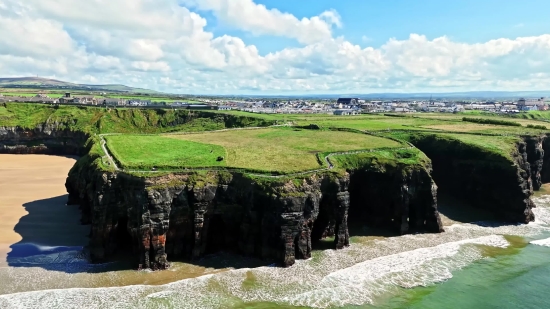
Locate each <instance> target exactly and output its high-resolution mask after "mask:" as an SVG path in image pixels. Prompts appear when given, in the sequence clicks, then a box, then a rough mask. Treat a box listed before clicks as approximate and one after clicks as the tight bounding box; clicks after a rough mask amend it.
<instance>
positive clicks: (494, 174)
mask: <svg viewBox="0 0 550 309" xmlns="http://www.w3.org/2000/svg"><path fill="white" fill-rule="evenodd" d="M542 141H543V137H540V138H539V137H529V138H524V139H522V140H520V141H518V143H517V144H516V150H515V151H514V152H513V153H512V154H511V157H510V158H509V157H506V156H503V155H501V154H498V153H495V152H491V151H486V150H484V149H482V148H480V147H476V146H473V145H470V144H466V143H462V142H460V141H459V140H455V139H449V138H446V137H440V136H437V135H429V134H428V135H423V134H417V135H415V136H414V137H413V138H412V142H413V144H414V145H415V146H416V147H418V148H419V149H420V150H422V151H423V152H424V153H425V154H426V155H427V156H428V157H429V158H430V159H431V160H432V162H433V166H434V173H433V177H434V179H435V181H436V183H437V184H438V186H439V187H440V188H441V189H443V190H444V191H446V192H447V193H450V194H451V195H453V196H455V197H458V198H460V199H463V200H465V201H467V202H468V203H469V204H471V205H473V206H476V207H479V208H483V209H488V210H491V211H492V212H493V213H494V214H495V215H496V216H497V217H499V218H500V219H501V220H503V221H507V222H522V223H527V222H530V221H533V220H534V214H533V212H532V210H531V209H532V208H533V207H536V206H535V204H534V203H533V201H532V200H531V196H532V194H533V189H534V188H535V189H538V188H540V185H541V183H542V178H541V170H542V167H543V157H544V151H543V149H542Z"/></svg>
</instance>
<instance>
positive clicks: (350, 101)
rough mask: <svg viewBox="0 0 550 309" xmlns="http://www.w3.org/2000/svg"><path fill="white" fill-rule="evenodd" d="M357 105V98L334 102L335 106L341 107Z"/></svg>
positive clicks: (341, 99)
mask: <svg viewBox="0 0 550 309" xmlns="http://www.w3.org/2000/svg"><path fill="white" fill-rule="evenodd" d="M358 103H359V99H357V98H339V99H338V101H336V104H338V105H339V104H342V105H357V104H358Z"/></svg>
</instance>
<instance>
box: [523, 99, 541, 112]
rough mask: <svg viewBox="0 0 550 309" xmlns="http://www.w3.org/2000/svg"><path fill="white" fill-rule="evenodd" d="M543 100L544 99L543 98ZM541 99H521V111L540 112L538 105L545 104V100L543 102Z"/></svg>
mask: <svg viewBox="0 0 550 309" xmlns="http://www.w3.org/2000/svg"><path fill="white" fill-rule="evenodd" d="M541 99H542V98H541ZM541 99H524V98H521V99H519V100H518V104H517V106H518V109H519V110H520V111H536V110H538V107H537V105H539V104H541V103H542V104H544V99H542V100H543V101H542V102H541Z"/></svg>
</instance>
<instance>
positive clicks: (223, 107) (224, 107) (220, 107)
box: [218, 105, 232, 111]
mask: <svg viewBox="0 0 550 309" xmlns="http://www.w3.org/2000/svg"><path fill="white" fill-rule="evenodd" d="M231 109H232V107H231V106H225V105H221V106H218V110H219V111H230V110H231Z"/></svg>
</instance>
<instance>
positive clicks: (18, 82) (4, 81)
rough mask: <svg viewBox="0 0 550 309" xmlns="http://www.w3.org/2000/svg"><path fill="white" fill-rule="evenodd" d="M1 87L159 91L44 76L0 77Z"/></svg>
mask: <svg viewBox="0 0 550 309" xmlns="http://www.w3.org/2000/svg"><path fill="white" fill-rule="evenodd" d="M0 88H33V89H54V90H55V89H67V90H92V91H109V92H127V93H151V94H152V93H159V92H157V91H154V90H150V89H144V88H134V87H128V86H125V85H87V84H75V83H69V82H64V81H60V80H56V79H48V78H42V77H13V78H10V77H8V78H0Z"/></svg>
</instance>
